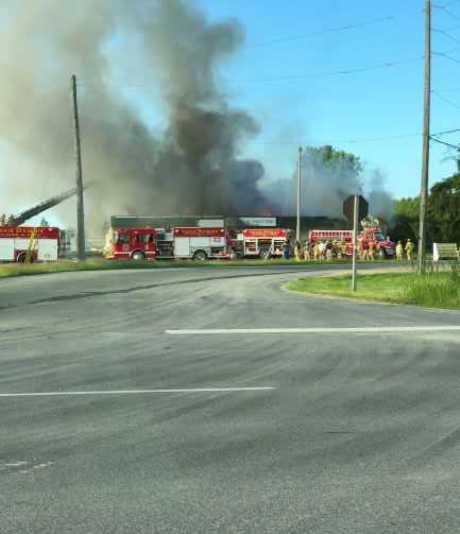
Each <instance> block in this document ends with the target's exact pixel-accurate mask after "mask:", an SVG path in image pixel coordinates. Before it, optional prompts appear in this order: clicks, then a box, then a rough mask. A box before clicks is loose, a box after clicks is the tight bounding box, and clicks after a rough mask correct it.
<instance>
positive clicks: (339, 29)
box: [246, 16, 395, 49]
mask: <svg viewBox="0 0 460 534" xmlns="http://www.w3.org/2000/svg"><path fill="white" fill-rule="evenodd" d="M394 20H395V17H394V16H387V17H380V18H376V19H371V20H368V21H365V22H361V23H357V24H346V25H345V26H338V27H336V28H326V29H325V30H321V31H317V32H312V33H307V34H303V35H296V36H292V37H279V38H275V39H272V40H270V41H265V42H262V43H257V44H253V45H248V46H246V49H251V48H261V47H265V46H272V45H277V44H281V43H287V42H292V41H300V40H303V39H310V38H313V37H318V36H321V35H326V34H329V33H340V32H345V31H349V30H355V29H358V28H364V27H366V26H371V25H374V24H379V23H382V22H388V21H394Z"/></svg>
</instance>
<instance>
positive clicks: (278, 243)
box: [229, 228, 290, 259]
mask: <svg viewBox="0 0 460 534" xmlns="http://www.w3.org/2000/svg"><path fill="white" fill-rule="evenodd" d="M289 239H290V230H286V229H284V228H245V229H244V230H243V231H242V232H241V233H240V234H238V235H237V237H236V239H232V240H231V241H230V243H229V244H230V246H231V248H232V250H233V252H234V254H235V255H236V256H237V257H239V258H263V259H268V258H273V257H281V256H282V255H283V249H284V247H285V246H286V244H289Z"/></svg>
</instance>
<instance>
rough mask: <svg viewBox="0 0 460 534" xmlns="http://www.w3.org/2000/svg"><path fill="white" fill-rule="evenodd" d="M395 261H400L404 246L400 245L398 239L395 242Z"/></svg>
mask: <svg viewBox="0 0 460 534" xmlns="http://www.w3.org/2000/svg"><path fill="white" fill-rule="evenodd" d="M395 252H396V261H402V260H403V256H404V248H403V246H402V243H401V241H398V242H397V244H396V249H395Z"/></svg>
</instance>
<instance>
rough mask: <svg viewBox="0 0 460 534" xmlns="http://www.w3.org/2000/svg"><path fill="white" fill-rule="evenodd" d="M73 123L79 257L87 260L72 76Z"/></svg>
mask: <svg viewBox="0 0 460 534" xmlns="http://www.w3.org/2000/svg"><path fill="white" fill-rule="evenodd" d="M72 101H73V123H74V132H75V163H76V168H75V177H76V186H77V255H78V259H79V260H85V259H86V246H85V206H84V199H83V189H84V188H83V172H82V164H81V140H80V118H79V114H78V95H77V77H76V76H75V74H73V75H72Z"/></svg>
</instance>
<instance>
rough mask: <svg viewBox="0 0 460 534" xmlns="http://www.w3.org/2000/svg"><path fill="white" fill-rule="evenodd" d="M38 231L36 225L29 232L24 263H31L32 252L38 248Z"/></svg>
mask: <svg viewBox="0 0 460 534" xmlns="http://www.w3.org/2000/svg"><path fill="white" fill-rule="evenodd" d="M38 232H39V229H38V227H35V228H34V229H33V230H32V233H31V234H30V238H29V244H28V246H27V252H26V260H25V263H32V261H33V254H34V252H35V251H36V250H38Z"/></svg>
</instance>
